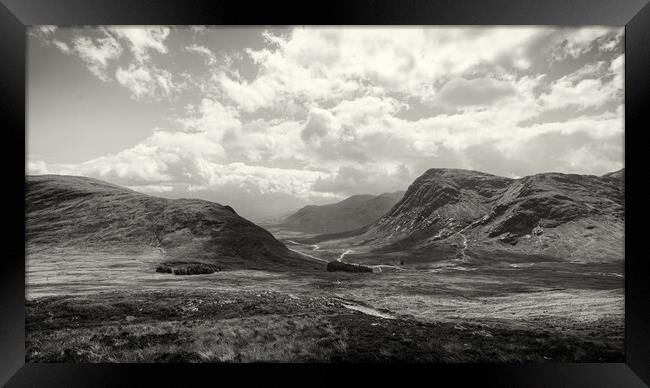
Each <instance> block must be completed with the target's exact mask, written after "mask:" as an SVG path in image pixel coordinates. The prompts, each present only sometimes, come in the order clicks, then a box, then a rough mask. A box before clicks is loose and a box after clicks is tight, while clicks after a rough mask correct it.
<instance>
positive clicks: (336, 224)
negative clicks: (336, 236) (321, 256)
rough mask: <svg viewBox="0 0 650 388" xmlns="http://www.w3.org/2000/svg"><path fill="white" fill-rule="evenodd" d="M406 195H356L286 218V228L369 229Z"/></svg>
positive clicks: (322, 230)
mask: <svg viewBox="0 0 650 388" xmlns="http://www.w3.org/2000/svg"><path fill="white" fill-rule="evenodd" d="M403 195H404V192H403V191H397V192H394V193H384V194H381V195H354V196H352V197H350V198H347V199H344V200H343V201H341V202H337V203H333V204H329V205H322V206H316V205H309V206H305V207H303V208H302V209H300V210H298V211H297V212H296V213H294V214H292V215H291V216H289V217H287V219H286V220H285V222H284V224H283V226H284V227H286V228H288V229H291V230H296V231H301V232H307V233H340V232H345V231H350V230H354V229H358V228H361V227H363V226H366V225H368V224H370V223H372V222H374V221H376V220H377V219H379V217H381V216H382V215H384V214H385V213H386V212H387V211H389V210H390V209H391V208H392V207H393V205H395V203H397V202H398V201H399V200H400V198H402V196H403Z"/></svg>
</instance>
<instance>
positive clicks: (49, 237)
mask: <svg viewBox="0 0 650 388" xmlns="http://www.w3.org/2000/svg"><path fill="white" fill-rule="evenodd" d="M25 189H26V240H27V243H28V250H30V251H43V250H45V251H55V250H61V249H64V250H65V249H81V250H95V251H123V252H132V251H133V252H137V251H138V250H146V249H150V250H151V249H157V250H159V251H161V252H162V253H163V254H162V255H161V256H162V257H161V262H167V263H169V262H183V263H206V264H218V265H219V266H220V267H221V268H225V269H233V268H259V269H272V270H282V269H296V268H308V267H314V266H315V265H317V264H314V263H311V262H309V261H306V260H305V259H304V258H302V257H299V256H297V254H295V253H294V252H292V251H290V250H288V249H287V248H286V247H285V246H284V245H283V244H282V243H280V242H279V241H277V240H276V239H275V238H274V237H273V236H272V235H271V234H270V233H269V232H267V231H266V230H265V229H262V228H260V227H259V226H257V225H255V224H253V223H252V222H250V221H248V220H246V219H244V218H242V217H240V216H239V215H237V213H236V212H235V210H233V209H232V208H231V207H230V206H223V205H220V204H217V203H213V202H209V201H204V200H198V199H174V200H171V199H164V198H157V197H153V196H149V195H145V194H141V193H138V192H136V191H132V190H129V189H126V188H123V187H120V186H117V185H113V184H110V183H107V182H102V181H99V180H95V179H91V178H85V177H76V176H61V175H40V176H28V177H26V182H25Z"/></svg>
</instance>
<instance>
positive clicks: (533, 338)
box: [26, 244, 624, 362]
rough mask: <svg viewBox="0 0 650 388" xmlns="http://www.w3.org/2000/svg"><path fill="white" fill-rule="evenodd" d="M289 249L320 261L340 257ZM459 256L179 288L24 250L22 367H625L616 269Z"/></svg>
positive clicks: (108, 265) (146, 275) (134, 272)
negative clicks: (365, 364) (419, 364)
mask: <svg viewBox="0 0 650 388" xmlns="http://www.w3.org/2000/svg"><path fill="white" fill-rule="evenodd" d="M287 245H288V246H290V247H291V248H292V249H294V250H296V251H299V252H303V253H305V254H310V255H312V256H314V257H318V258H321V259H326V258H327V259H329V258H330V257H331V258H333V259H336V257H338V256H340V254H341V253H343V252H345V251H346V250H347V249H348V247H337V248H336V249H328V250H326V249H325V248H323V247H318V248H317V249H315V248H316V247H313V246H311V245H300V244H293V245H289V244H287ZM353 249H356V248H353ZM467 254H468V256H467V257H464V258H456V257H455V256H452V257H451V258H446V259H440V260H439V259H434V260H432V259H431V257H438V255H429V257H430V258H429V261H427V260H425V256H426V254H425V253H423V252H420V253H419V255H421V257H419V258H418V259H417V260H416V257H415V256H414V255H411V260H407V261H406V263H405V264H404V265H401V266H400V269H391V270H388V269H387V270H385V271H382V272H378V273H377V272H375V273H346V272H327V271H326V270H325V269H323V270H322V271H317V270H296V271H292V272H287V271H281V272H269V271H263V270H224V271H221V272H215V273H212V274H201V275H192V276H176V275H173V274H163V273H156V272H155V268H156V265H157V264H156V263H157V262H159V255H160V252H158V251H157V250H151V252H141V253H140V254H133V253H125V254H116V253H110V254H107V253H102V252H96V251H85V252H82V251H76V252H75V251H58V252H55V251H51V252H33V253H31V254H30V255H29V256H28V260H27V267H26V270H27V290H26V295H27V301H26V306H27V318H26V338H27V343H26V349H27V355H26V360H27V361H28V362H50V361H73V362H177V361H182V362H219V361H224V362H249V361H270V362H276V361H277V362H285V361H287V362H288V361H290V362H331V361H346V362H361V361H378V362H383V361H408V362H426V361H435V362H533V361H534V362H537V361H542V362H544V361H562V362H566V361H568V362H573V361H576V362H604V361H607V362H622V361H623V351H624V337H623V335H624V290H623V286H624V279H623V275H622V264H620V263H619V264H608V263H601V264H596V263H590V264H580V263H563V262H559V261H549V260H547V259H545V258H543V257H540V258H530V257H527V258H523V257H522V258H518V257H514V256H513V257H505V256H503V257H502V256H495V257H487V256H484V255H479V252H474V251H472V250H471V249H470V250H467ZM479 257H481V259H479ZM344 261H350V262H362V263H368V264H378V263H381V262H383V259H381V258H379V257H376V258H375V259H372V261H371V258H370V257H369V256H368V255H367V254H364V253H356V252H354V253H350V254H348V255H346V256H345V259H344ZM411 263H412V264H411ZM323 267H324V266H323Z"/></svg>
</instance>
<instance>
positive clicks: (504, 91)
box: [435, 78, 516, 106]
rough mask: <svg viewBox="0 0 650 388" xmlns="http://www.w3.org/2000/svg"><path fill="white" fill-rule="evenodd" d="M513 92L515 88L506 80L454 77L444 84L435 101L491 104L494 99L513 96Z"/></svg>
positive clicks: (459, 104) (445, 103) (453, 103)
mask: <svg viewBox="0 0 650 388" xmlns="http://www.w3.org/2000/svg"><path fill="white" fill-rule="evenodd" d="M515 93H516V89H515V88H514V87H513V85H512V83H511V82H507V81H500V80H496V79H491V78H477V79H472V80H466V79H464V78H454V79H452V80H451V81H449V82H447V83H445V84H444V86H443V87H442V88H441V89H440V91H439V92H438V94H437V96H436V99H435V101H436V102H438V103H441V104H443V105H449V106H465V105H491V104H492V103H493V102H494V101H496V100H499V99H501V98H504V97H508V96H513V95H515Z"/></svg>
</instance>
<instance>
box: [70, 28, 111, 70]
mask: <svg viewBox="0 0 650 388" xmlns="http://www.w3.org/2000/svg"><path fill="white" fill-rule="evenodd" d="M72 44H73V47H74V51H75V53H76V54H77V55H79V57H80V58H81V59H82V60H83V61H84V62H85V63H86V66H87V67H88V70H90V71H91V72H92V73H93V74H95V75H96V76H97V78H99V79H100V80H102V81H108V80H109V76H108V74H107V68H108V65H109V62H110V61H111V60H114V59H117V58H119V56H120V55H121V54H122V46H121V45H120V44H119V42H118V41H117V40H116V39H115V38H113V37H112V36H111V35H110V34H107V33H104V37H102V38H97V39H92V38H90V37H86V36H78V37H76V38H75V39H74V40H73V43H72Z"/></svg>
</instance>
